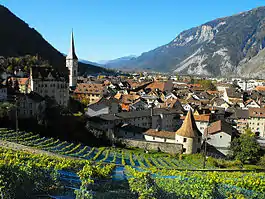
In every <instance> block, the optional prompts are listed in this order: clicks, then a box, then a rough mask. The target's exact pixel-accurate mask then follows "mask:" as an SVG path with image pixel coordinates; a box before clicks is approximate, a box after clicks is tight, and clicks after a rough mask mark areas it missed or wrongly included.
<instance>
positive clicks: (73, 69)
mask: <svg viewBox="0 0 265 199" xmlns="http://www.w3.org/2000/svg"><path fill="white" fill-rule="evenodd" d="M66 67H67V68H68V69H69V72H70V73H69V86H70V87H75V86H76V85H77V76H78V58H77V56H76V54H75V44H74V33H73V31H72V33H71V43H70V49H69V53H68V55H67V57H66Z"/></svg>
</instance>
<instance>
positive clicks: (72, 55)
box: [66, 29, 78, 59]
mask: <svg viewBox="0 0 265 199" xmlns="http://www.w3.org/2000/svg"><path fill="white" fill-rule="evenodd" d="M66 59H78V58H77V56H76V54H75V43H74V31H73V29H72V33H71V42H70V49H69V53H68V55H67V57H66Z"/></svg>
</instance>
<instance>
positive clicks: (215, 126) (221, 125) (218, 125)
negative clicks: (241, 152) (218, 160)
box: [204, 120, 236, 155]
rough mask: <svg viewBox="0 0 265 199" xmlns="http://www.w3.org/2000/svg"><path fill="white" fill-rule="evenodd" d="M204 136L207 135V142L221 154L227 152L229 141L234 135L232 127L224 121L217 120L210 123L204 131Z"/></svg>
mask: <svg viewBox="0 0 265 199" xmlns="http://www.w3.org/2000/svg"><path fill="white" fill-rule="evenodd" d="M204 136H207V143H208V144H209V145H210V146H213V147H214V148H215V149H216V150H217V151H219V152H220V153H222V154H223V155H227V154H228V153H229V147H230V143H231V141H232V140H233V138H234V137H235V136H236V134H235V131H234V129H233V127H232V126H231V125H230V124H228V123H226V122H225V121H221V120H218V121H216V122H213V123H211V125H210V126H209V127H207V128H206V129H205V131H204Z"/></svg>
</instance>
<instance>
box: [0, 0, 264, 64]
mask: <svg viewBox="0 0 265 199" xmlns="http://www.w3.org/2000/svg"><path fill="white" fill-rule="evenodd" d="M0 4H2V5H4V6H6V7H8V8H9V9H10V10H11V11H12V12H13V13H15V14H16V15H17V16H18V17H20V18H21V19H23V20H24V21H26V22H27V23H28V24H29V25H30V26H31V27H34V28H35V29H36V30H38V31H39V32H40V33H41V34H42V36H43V37H44V38H45V39H46V40H47V41H48V42H49V43H51V44H52V45H53V46H54V47H55V48H57V49H58V50H59V51H61V52H63V53H67V52H68V48H69V39H70V32H71V29H72V28H73V29H74V34H75V43H76V51H77V55H78V57H79V58H82V59H87V60H90V61H98V60H110V59H114V58H118V57H122V56H127V55H139V54H141V53H142V52H146V51H149V50H152V49H154V48H156V47H158V46H160V45H163V44H166V43H168V42H170V41H171V40H173V39H174V38H175V37H176V35H177V34H179V33H180V32H181V31H183V30H186V29H189V28H191V27H194V26H198V25H200V24H202V23H205V22H207V21H210V20H213V19H215V18H218V17H224V16H228V15H232V14H236V13H238V12H241V11H246V10H249V9H252V8H255V7H258V6H263V5H265V1H264V0H190V1H183V0H0Z"/></svg>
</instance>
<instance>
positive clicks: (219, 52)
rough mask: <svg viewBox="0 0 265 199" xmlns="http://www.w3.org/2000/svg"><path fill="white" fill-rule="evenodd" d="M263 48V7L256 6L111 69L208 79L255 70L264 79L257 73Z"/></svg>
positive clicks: (264, 33)
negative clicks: (210, 76)
mask: <svg viewBox="0 0 265 199" xmlns="http://www.w3.org/2000/svg"><path fill="white" fill-rule="evenodd" d="M150 34H151V33H150ZM264 46H265V7H259V8H255V9H253V10H250V11H247V12H241V13H239V14H236V15H233V16H229V17H224V18H218V19H216V20H213V21H210V22H207V23H205V24H203V25H200V26H198V27H194V28H191V29H189V30H185V31H183V32H181V33H180V34H179V35H178V36H177V37H176V38H175V39H174V40H173V41H171V42H169V43H168V44H166V45H163V46H160V47H158V48H156V49H154V50H151V51H149V52H145V53H142V54H141V55H140V56H139V57H137V58H132V59H129V60H125V61H122V62H118V63H116V65H115V67H117V68H121V67H122V68H123V67H127V68H130V67H136V68H139V69H145V68H151V69H153V70H156V71H162V72H176V73H180V74H199V75H212V76H227V75H234V74H240V75H242V76H245V75H248V71H255V73H260V75H259V76H265V73H264V72H265V69H264V71H263V72H260V71H259V69H261V65H262V64H263V63H264V62H263V61H262V63H261V62H259V61H260V60H261V59H262V60H263V57H264V56H263V54H264V53H259V52H260V51H262V50H263V49H264ZM253 59H254V61H253ZM258 63H259V64H258ZM262 67H263V66H262Z"/></svg>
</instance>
